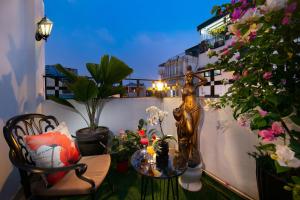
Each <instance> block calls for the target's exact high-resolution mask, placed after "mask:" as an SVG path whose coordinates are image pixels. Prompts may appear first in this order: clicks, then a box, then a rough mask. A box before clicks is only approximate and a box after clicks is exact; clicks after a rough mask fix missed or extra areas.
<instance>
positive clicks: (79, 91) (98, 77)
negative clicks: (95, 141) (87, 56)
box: [49, 55, 133, 129]
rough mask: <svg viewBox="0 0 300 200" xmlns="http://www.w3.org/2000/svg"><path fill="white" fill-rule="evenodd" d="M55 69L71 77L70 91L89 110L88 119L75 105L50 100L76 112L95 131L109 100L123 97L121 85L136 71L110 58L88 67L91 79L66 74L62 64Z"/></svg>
mask: <svg viewBox="0 0 300 200" xmlns="http://www.w3.org/2000/svg"><path fill="white" fill-rule="evenodd" d="M55 67H56V69H57V70H58V71H59V72H61V73H62V74H64V75H65V76H66V77H67V79H68V82H67V84H66V86H67V89H68V90H69V91H70V92H72V93H73V94H74V100H75V101H76V102H78V103H80V104H83V105H84V106H85V108H86V113H87V116H88V119H86V118H85V117H84V115H83V114H82V113H80V111H79V110H77V109H76V107H75V106H74V105H73V103H71V102H69V101H67V100H65V99H62V98H59V97H55V96H50V97H49V99H50V100H53V101H55V102H56V103H59V104H62V105H64V106H67V107H70V108H72V109H73V110H74V111H76V112H77V113H78V114H80V115H81V116H82V118H83V119H84V120H85V122H86V123H87V125H88V126H89V127H90V128H92V129H95V128H96V127H97V126H98V120H97V119H99V116H100V114H101V111H102V109H103V106H104V103H105V101H106V100H107V98H109V97H111V96H112V95H115V94H120V93H123V91H124V90H123V87H122V85H121V84H120V82H121V81H122V80H123V79H125V78H126V77H127V76H128V75H129V74H131V73H132V71H133V70H132V69H131V68H130V67H128V66H127V65H126V64H125V63H124V62H123V61H121V60H119V59H118V58H116V57H114V56H109V55H104V56H102V58H101V61H100V63H99V64H95V63H87V64H86V67H87V70H88V71H89V73H90V75H91V78H89V77H86V76H78V75H76V74H74V73H73V72H70V71H68V70H66V69H65V68H64V67H63V66H62V65H60V64H57V65H56V66H55Z"/></svg>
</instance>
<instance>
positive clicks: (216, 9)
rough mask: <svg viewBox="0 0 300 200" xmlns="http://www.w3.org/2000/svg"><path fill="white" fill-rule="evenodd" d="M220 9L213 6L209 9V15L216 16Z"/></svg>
mask: <svg viewBox="0 0 300 200" xmlns="http://www.w3.org/2000/svg"><path fill="white" fill-rule="evenodd" d="M219 9H220V6H214V7H213V8H212V9H211V11H210V13H211V14H217V11H218V10H219Z"/></svg>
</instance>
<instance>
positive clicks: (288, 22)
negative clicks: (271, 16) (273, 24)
mask: <svg viewBox="0 0 300 200" xmlns="http://www.w3.org/2000/svg"><path fill="white" fill-rule="evenodd" d="M281 24H282V25H288V24H290V17H289V16H284V18H283V19H282V20H281Z"/></svg>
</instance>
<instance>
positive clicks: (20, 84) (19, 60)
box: [0, 0, 44, 199]
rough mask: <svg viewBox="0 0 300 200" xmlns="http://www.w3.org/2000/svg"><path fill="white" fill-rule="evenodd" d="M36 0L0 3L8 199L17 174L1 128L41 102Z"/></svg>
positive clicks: (3, 180)
mask: <svg viewBox="0 0 300 200" xmlns="http://www.w3.org/2000/svg"><path fill="white" fill-rule="evenodd" d="M43 10H44V8H43V3H42V1H36V0H1V1H0V27H1V31H0V58H1V59H0V97H1V98H0V169H1V170H0V196H1V199H11V198H12V196H13V195H14V194H15V192H16V191H17V189H18V188H19V186H20V184H19V175H18V172H17V170H15V169H14V168H13V167H12V165H11V163H10V161H9V158H8V146H7V144H6V142H5V139H4V137H3V133H2V128H3V125H4V123H5V122H6V120H8V119H9V118H10V117H13V116H15V115H18V114H21V113H26V112H35V111H36V110H37V109H38V105H39V102H40V101H41V100H42V99H43V98H42V95H43V78H42V72H43V69H44V67H43V66H44V48H43V42H36V41H35V38H34V36H35V29H36V22H37V21H38V20H40V19H41V18H40V17H41V16H43Z"/></svg>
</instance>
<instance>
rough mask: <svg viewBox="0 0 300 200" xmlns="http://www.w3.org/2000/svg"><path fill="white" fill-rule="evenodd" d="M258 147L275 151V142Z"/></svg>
mask: <svg viewBox="0 0 300 200" xmlns="http://www.w3.org/2000/svg"><path fill="white" fill-rule="evenodd" d="M257 148H258V149H261V150H264V151H275V144H264V145H261V146H259V147H257Z"/></svg>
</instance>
